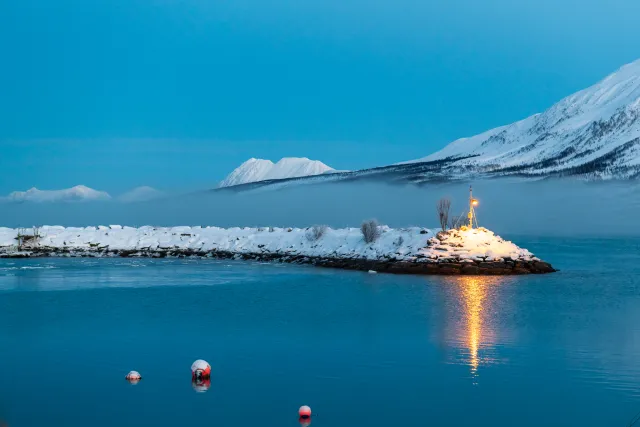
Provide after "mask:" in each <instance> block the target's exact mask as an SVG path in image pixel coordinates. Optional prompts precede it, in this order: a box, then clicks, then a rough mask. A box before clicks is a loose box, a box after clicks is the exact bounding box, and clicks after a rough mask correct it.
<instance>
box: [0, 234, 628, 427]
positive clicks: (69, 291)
mask: <svg viewBox="0 0 640 427" xmlns="http://www.w3.org/2000/svg"><path fill="white" fill-rule="evenodd" d="M516 241H517V242H518V243H519V244H522V245H523V246H525V247H528V248H530V249H531V250H533V251H535V252H536V253H537V254H539V255H540V256H541V257H543V258H544V259H546V260H548V261H550V262H552V263H553V264H554V265H555V266H556V267H558V268H560V269H561V270H562V271H560V272H559V273H556V274H553V275H546V276H529V277H507V278H500V277H498V278H483V277H459V278H453V277H450V278H443V277H408V276H392V275H383V274H378V275H372V274H366V273H360V272H346V271H337V270H329V269H317V268H313V267H300V266H291V265H269V264H259V263H244V262H229V261H208V260H186V259H177V260H147V259H32V260H0V425H3V424H2V423H3V422H4V423H5V424H4V425H7V426H11V427H18V426H42V425H55V426H70V427H73V426H88V425H90V426H94V427H101V426H105V427H106V426H201V425H225V426H233V425H258V426H292V427H297V426H298V419H297V415H296V412H297V408H298V407H299V406H300V405H302V404H308V405H311V407H312V408H313V410H314V412H315V413H314V417H313V420H312V424H311V425H312V426H314V427H316V426H317V427H320V426H332V427H337V426H355V425H357V426H393V425H437V426H446V425H452V426H453V425H476V426H511V425H518V426H541V425H544V426H567V425H581V426H605V425H606V426H621V427H622V426H625V425H627V424H628V422H629V421H630V419H631V418H632V417H633V415H634V414H635V413H636V412H637V411H640V278H639V277H640V251H639V250H638V249H639V248H638V243H637V242H636V241H635V240H631V239H630V240H589V239H558V238H556V239H531V238H521V239H516ZM197 358H204V359H206V360H208V361H209V362H210V363H211V365H212V367H213V376H212V380H211V386H210V388H209V390H208V391H207V392H205V393H197V392H196V391H195V390H194V389H193V387H192V384H191V378H190V370H189V368H190V365H191V363H192V362H193V361H194V360H195V359H197ZM132 369H135V370H138V371H140V372H141V373H142V375H143V380H142V381H141V382H140V383H139V384H137V385H130V384H129V383H127V382H126V381H125V380H124V376H125V374H126V373H127V372H128V371H129V370H132Z"/></svg>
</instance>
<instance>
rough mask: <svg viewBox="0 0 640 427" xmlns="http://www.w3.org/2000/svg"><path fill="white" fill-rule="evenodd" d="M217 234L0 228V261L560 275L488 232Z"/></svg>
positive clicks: (245, 231)
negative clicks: (189, 262)
mask: <svg viewBox="0 0 640 427" xmlns="http://www.w3.org/2000/svg"><path fill="white" fill-rule="evenodd" d="M312 231H313V230H312V229H310V228H308V229H305V228H274V227H267V228H248V227H245V228H218V227H172V228H163V227H151V226H146V227H140V228H133V227H122V226H119V225H111V226H99V227H85V228H74V227H67V228H65V227H56V226H54V227H52V226H45V227H41V228H39V229H38V237H37V238H36V239H32V240H29V241H27V242H26V243H24V244H23V245H22V246H21V247H18V246H17V236H18V232H19V231H18V230H17V229H11V228H0V257H33V256H82V257H108V256H111V257H114V256H120V257H157V258H161V257H184V256H197V257H208V258H219V259H245V260H261V261H274V262H289V263H299V264H313V265H318V266H325V267H334V268H343V269H351V270H364V271H368V270H375V271H380V272H389V273H404V274H530V273H549V272H553V271H555V270H554V269H553V268H552V267H551V265H549V264H547V263H545V262H542V261H541V260H540V259H538V258H537V257H535V256H534V255H533V254H532V253H531V252H529V251H528V250H526V249H523V248H519V247H518V246H516V245H515V244H514V243H512V242H509V241H506V240H504V239H502V238H501V237H499V236H497V235H495V234H494V233H493V232H491V231H489V230H487V229H484V228H478V229H466V230H449V231H447V232H444V233H442V232H441V233H437V232H436V231H437V230H430V229H425V228H418V227H412V228H402V229H391V228H389V227H386V226H381V227H380V236H379V238H378V239H377V240H376V241H374V242H373V243H366V242H365V240H364V238H363V235H362V233H361V231H360V229H357V228H343V229H331V228H327V229H326V230H323V231H324V232H323V233H322V235H321V236H319V237H318V236H317V233H316V235H314V233H313V232H312Z"/></svg>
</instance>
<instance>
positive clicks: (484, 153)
mask: <svg viewBox="0 0 640 427" xmlns="http://www.w3.org/2000/svg"><path fill="white" fill-rule="evenodd" d="M462 157H464V158H465V159H463V160H459V161H457V162H455V164H453V165H451V166H450V168H451V170H450V171H449V172H450V173H453V174H454V175H458V174H460V173H462V172H466V173H469V172H475V173H490V174H492V175H514V174H517V175H524V176H571V175H581V176H584V177H587V178H596V179H609V178H637V177H639V176H640V60H637V61H635V62H633V63H631V64H628V65H625V66H624V67H622V68H620V69H619V70H618V71H616V72H615V73H613V74H611V75H610V76H608V77H607V78H605V79H604V80H602V81H601V82H599V83H597V84H595V85H594V86H591V87H589V88H587V89H584V90H582V91H580V92H577V93H575V94H573V95H571V96H568V97H567V98H565V99H563V100H561V101H560V102H558V103H557V104H555V105H553V106H552V107H551V108H549V109H548V110H547V111H545V112H543V113H542V114H536V115H533V116H531V117H528V118H526V119H524V120H522V121H519V122H516V123H513V124H511V125H508V126H503V127H499V128H496V129H492V130H490V131H487V132H484V133H482V134H480V135H476V136H473V137H471V138H463V139H459V140H457V141H454V142H452V143H451V144H449V145H447V146H446V147H445V148H443V149H442V150H440V151H438V152H436V153H434V154H432V155H430V156H427V157H424V158H422V159H418V160H414V161H413V163H415V162H425V161H434V160H443V159H455V158H462Z"/></svg>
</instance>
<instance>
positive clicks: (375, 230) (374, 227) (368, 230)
mask: <svg viewBox="0 0 640 427" xmlns="http://www.w3.org/2000/svg"><path fill="white" fill-rule="evenodd" d="M360 231H362V236H363V237H364V241H365V242H366V243H373V242H375V241H376V240H378V237H380V225H379V224H378V221H376V220H375V219H370V220H368V221H365V222H363V223H362V225H361V226H360Z"/></svg>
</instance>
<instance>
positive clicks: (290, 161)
mask: <svg viewBox="0 0 640 427" xmlns="http://www.w3.org/2000/svg"><path fill="white" fill-rule="evenodd" d="M332 171H334V169H333V168H331V167H329V166H327V165H325V164H324V163H322V162H320V161H318V160H310V159H308V158H306V157H284V158H282V159H280V160H278V162H277V163H273V162H272V161H271V160H264V159H256V158H253V157H252V158H250V159H249V160H247V161H246V162H244V163H242V164H241V165H240V166H238V167H237V168H236V169H234V170H233V172H231V173H230V174H229V175H228V176H227V177H226V178H225V179H224V180H223V181H222V182H221V183H220V184H219V187H231V186H234V185H240V184H247V183H250V182H258V181H266V180H271V179H285V178H298V177H303V176H313V175H321V174H324V173H329V172H332Z"/></svg>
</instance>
